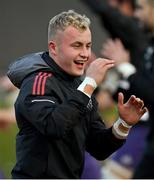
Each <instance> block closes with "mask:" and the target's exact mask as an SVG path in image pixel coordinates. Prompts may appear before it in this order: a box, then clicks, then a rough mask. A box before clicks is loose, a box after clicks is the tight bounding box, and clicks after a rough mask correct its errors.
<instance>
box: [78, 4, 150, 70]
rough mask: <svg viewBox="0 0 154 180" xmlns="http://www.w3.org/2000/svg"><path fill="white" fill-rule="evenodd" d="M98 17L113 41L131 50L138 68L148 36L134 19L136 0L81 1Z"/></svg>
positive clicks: (134, 63)
mask: <svg viewBox="0 0 154 180" xmlns="http://www.w3.org/2000/svg"><path fill="white" fill-rule="evenodd" d="M81 1H82V2H83V3H86V5H87V6H88V7H90V9H91V10H92V11H93V12H94V13H95V14H96V15H98V18H100V22H101V23H102V27H103V30H104V29H105V30H106V32H107V35H108V36H109V37H110V38H111V39H113V40H114V39H117V38H118V39H120V40H121V41H122V43H123V45H124V47H125V48H126V49H127V50H129V52H130V57H131V63H132V64H133V65H135V67H138V66H139V65H140V61H142V59H143V54H144V48H145V47H146V46H147V34H146V33H145V32H144V31H143V29H142V27H141V26H140V22H139V21H138V19H137V18H136V17H134V10H135V1H134V0H81Z"/></svg>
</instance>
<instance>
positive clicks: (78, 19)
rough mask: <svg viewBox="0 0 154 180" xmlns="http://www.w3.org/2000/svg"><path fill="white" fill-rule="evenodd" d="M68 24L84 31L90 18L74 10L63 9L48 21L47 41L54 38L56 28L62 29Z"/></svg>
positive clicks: (88, 24)
mask: <svg viewBox="0 0 154 180" xmlns="http://www.w3.org/2000/svg"><path fill="white" fill-rule="evenodd" d="M68 26H73V27H75V28H77V29H79V30H81V31H84V30H86V29H87V28H88V27H89V26H90V19H89V18H87V17H86V16H85V15H81V14H78V13H76V12H75V11H74V10H68V11H64V12H62V13H60V14H58V15H56V16H54V17H53V18H52V19H51V20H50V21H49V26H48V42H49V41H50V40H52V39H53V38H54V36H55V35H56V32H57V31H58V30H60V31H64V30H65V29H66V28H67V27H68Z"/></svg>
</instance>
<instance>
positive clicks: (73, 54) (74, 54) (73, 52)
mask: <svg viewBox="0 0 154 180" xmlns="http://www.w3.org/2000/svg"><path fill="white" fill-rule="evenodd" d="M90 55H91V32H90V30H89V28H88V29H86V30H84V31H79V30H78V29H76V28H74V27H72V26H69V27H67V28H66V29H65V31H63V32H62V31H59V32H57V35H56V42H55V55H54V60H55V61H56V63H57V64H58V65H59V66H60V67H61V68H62V69H63V70H64V71H65V72H67V73H68V74H70V75H73V76H81V75H82V74H83V73H84V69H85V66H86V63H87V61H88V60H89V57H90Z"/></svg>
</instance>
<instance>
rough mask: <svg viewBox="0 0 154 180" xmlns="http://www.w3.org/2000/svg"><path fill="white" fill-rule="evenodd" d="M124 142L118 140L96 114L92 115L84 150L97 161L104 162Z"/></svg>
mask: <svg viewBox="0 0 154 180" xmlns="http://www.w3.org/2000/svg"><path fill="white" fill-rule="evenodd" d="M125 141H126V140H124V139H123V140H122V139H118V138H116V137H115V136H114V134H113V133H112V127H111V128H108V129H107V128H105V125H104V123H103V121H102V119H101V117H100V116H99V114H98V113H97V111H96V112H94V113H93V117H92V124H91V127H90V132H89V134H88V138H87V142H86V150H87V151H88V152H89V153H90V154H91V155H92V156H94V157H95V158H96V159H97V160H104V159H106V158H107V157H109V156H110V155H111V154H112V153H114V152H115V151H116V150H117V149H119V148H120V147H121V146H122V145H123V144H124V143H125Z"/></svg>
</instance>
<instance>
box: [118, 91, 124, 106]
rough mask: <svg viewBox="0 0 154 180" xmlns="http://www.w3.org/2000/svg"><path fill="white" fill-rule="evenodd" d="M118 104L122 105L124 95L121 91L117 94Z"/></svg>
mask: <svg viewBox="0 0 154 180" xmlns="http://www.w3.org/2000/svg"><path fill="white" fill-rule="evenodd" d="M118 104H119V105H123V104H124V95H123V93H121V92H120V93H119V94H118Z"/></svg>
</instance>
